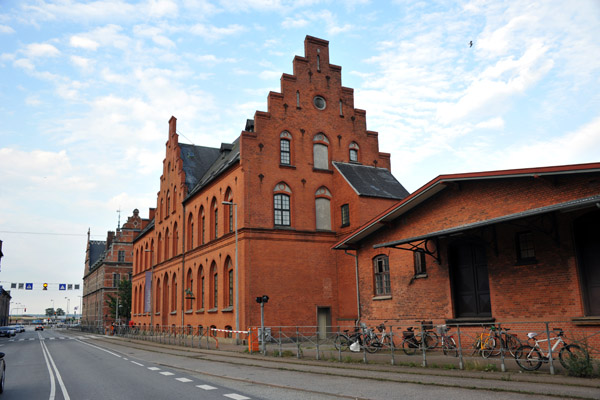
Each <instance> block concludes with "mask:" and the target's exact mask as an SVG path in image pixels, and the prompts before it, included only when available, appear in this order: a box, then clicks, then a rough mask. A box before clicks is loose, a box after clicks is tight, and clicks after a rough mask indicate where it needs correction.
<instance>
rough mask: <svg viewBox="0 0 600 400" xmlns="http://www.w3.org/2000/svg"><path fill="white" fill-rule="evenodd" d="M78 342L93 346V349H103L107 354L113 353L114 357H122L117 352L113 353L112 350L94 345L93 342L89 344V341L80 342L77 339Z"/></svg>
mask: <svg viewBox="0 0 600 400" xmlns="http://www.w3.org/2000/svg"><path fill="white" fill-rule="evenodd" d="M78 342H79V343H82V344H85V345H86V346H90V347H93V348H95V349H98V350H102V351H105V352H107V353H108V354H112V355H113V356H115V357H119V358H122V357H121V356H120V355H118V354H117V353H113V352H112V351H108V350H106V349H103V348H102V347H98V346H94V345H93V344H89V343H85V342H82V341H81V340H78Z"/></svg>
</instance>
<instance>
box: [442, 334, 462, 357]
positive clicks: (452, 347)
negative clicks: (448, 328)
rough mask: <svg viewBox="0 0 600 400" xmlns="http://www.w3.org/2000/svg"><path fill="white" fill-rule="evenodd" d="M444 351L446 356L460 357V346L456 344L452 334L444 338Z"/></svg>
mask: <svg viewBox="0 0 600 400" xmlns="http://www.w3.org/2000/svg"><path fill="white" fill-rule="evenodd" d="M442 351H443V352H444V355H446V356H448V355H450V356H454V357H458V346H456V342H455V341H454V338H453V337H452V336H448V337H447V338H445V339H443V340H442Z"/></svg>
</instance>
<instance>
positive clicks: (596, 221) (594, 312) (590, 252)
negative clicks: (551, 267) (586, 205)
mask: <svg viewBox="0 0 600 400" xmlns="http://www.w3.org/2000/svg"><path fill="white" fill-rule="evenodd" d="M575 244H576V246H577V261H578V263H579V269H580V273H581V277H582V280H583V301H584V304H585V313H586V315H588V316H600V211H593V212H591V213H588V214H585V215H583V216H582V217H580V218H578V219H577V220H576V221H575Z"/></svg>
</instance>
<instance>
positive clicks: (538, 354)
mask: <svg viewBox="0 0 600 400" xmlns="http://www.w3.org/2000/svg"><path fill="white" fill-rule="evenodd" d="M552 331H553V332H554V334H555V335H556V336H554V337H549V338H547V339H540V340H538V339H536V337H537V336H538V334H537V333H535V332H529V333H528V334H527V337H528V338H529V341H530V343H531V342H533V343H534V344H533V346H531V345H529V344H525V345H522V346H521V347H520V348H519V349H518V350H517V352H516V354H515V360H516V361H517V364H519V367H521V368H523V369H524V370H527V371H535V370H537V369H538V368H540V366H541V365H542V363H546V362H548V361H549V353H550V351H548V353H544V350H543V349H542V348H541V346H540V343H544V342H545V343H546V345H545V347H546V348H548V343H552V342H554V344H553V345H552V354H556V351H557V349H558V348H559V346H561V345H562V347H561V349H560V350H559V351H558V359H559V360H560V363H561V364H562V366H563V367H564V368H568V365H569V364H568V363H569V362H570V361H571V360H576V359H578V358H579V357H585V358H586V359H588V360H589V357H590V356H589V354H588V353H587V352H586V351H585V350H583V349H582V348H581V347H580V346H578V345H576V344H567V342H565V340H564V332H563V330H562V329H560V328H554V329H553V330H552Z"/></svg>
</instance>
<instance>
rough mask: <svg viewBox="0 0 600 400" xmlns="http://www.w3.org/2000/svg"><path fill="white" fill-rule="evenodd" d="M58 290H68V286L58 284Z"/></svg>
mask: <svg viewBox="0 0 600 400" xmlns="http://www.w3.org/2000/svg"><path fill="white" fill-rule="evenodd" d="M58 290H67V284H66V283H59V284H58Z"/></svg>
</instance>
